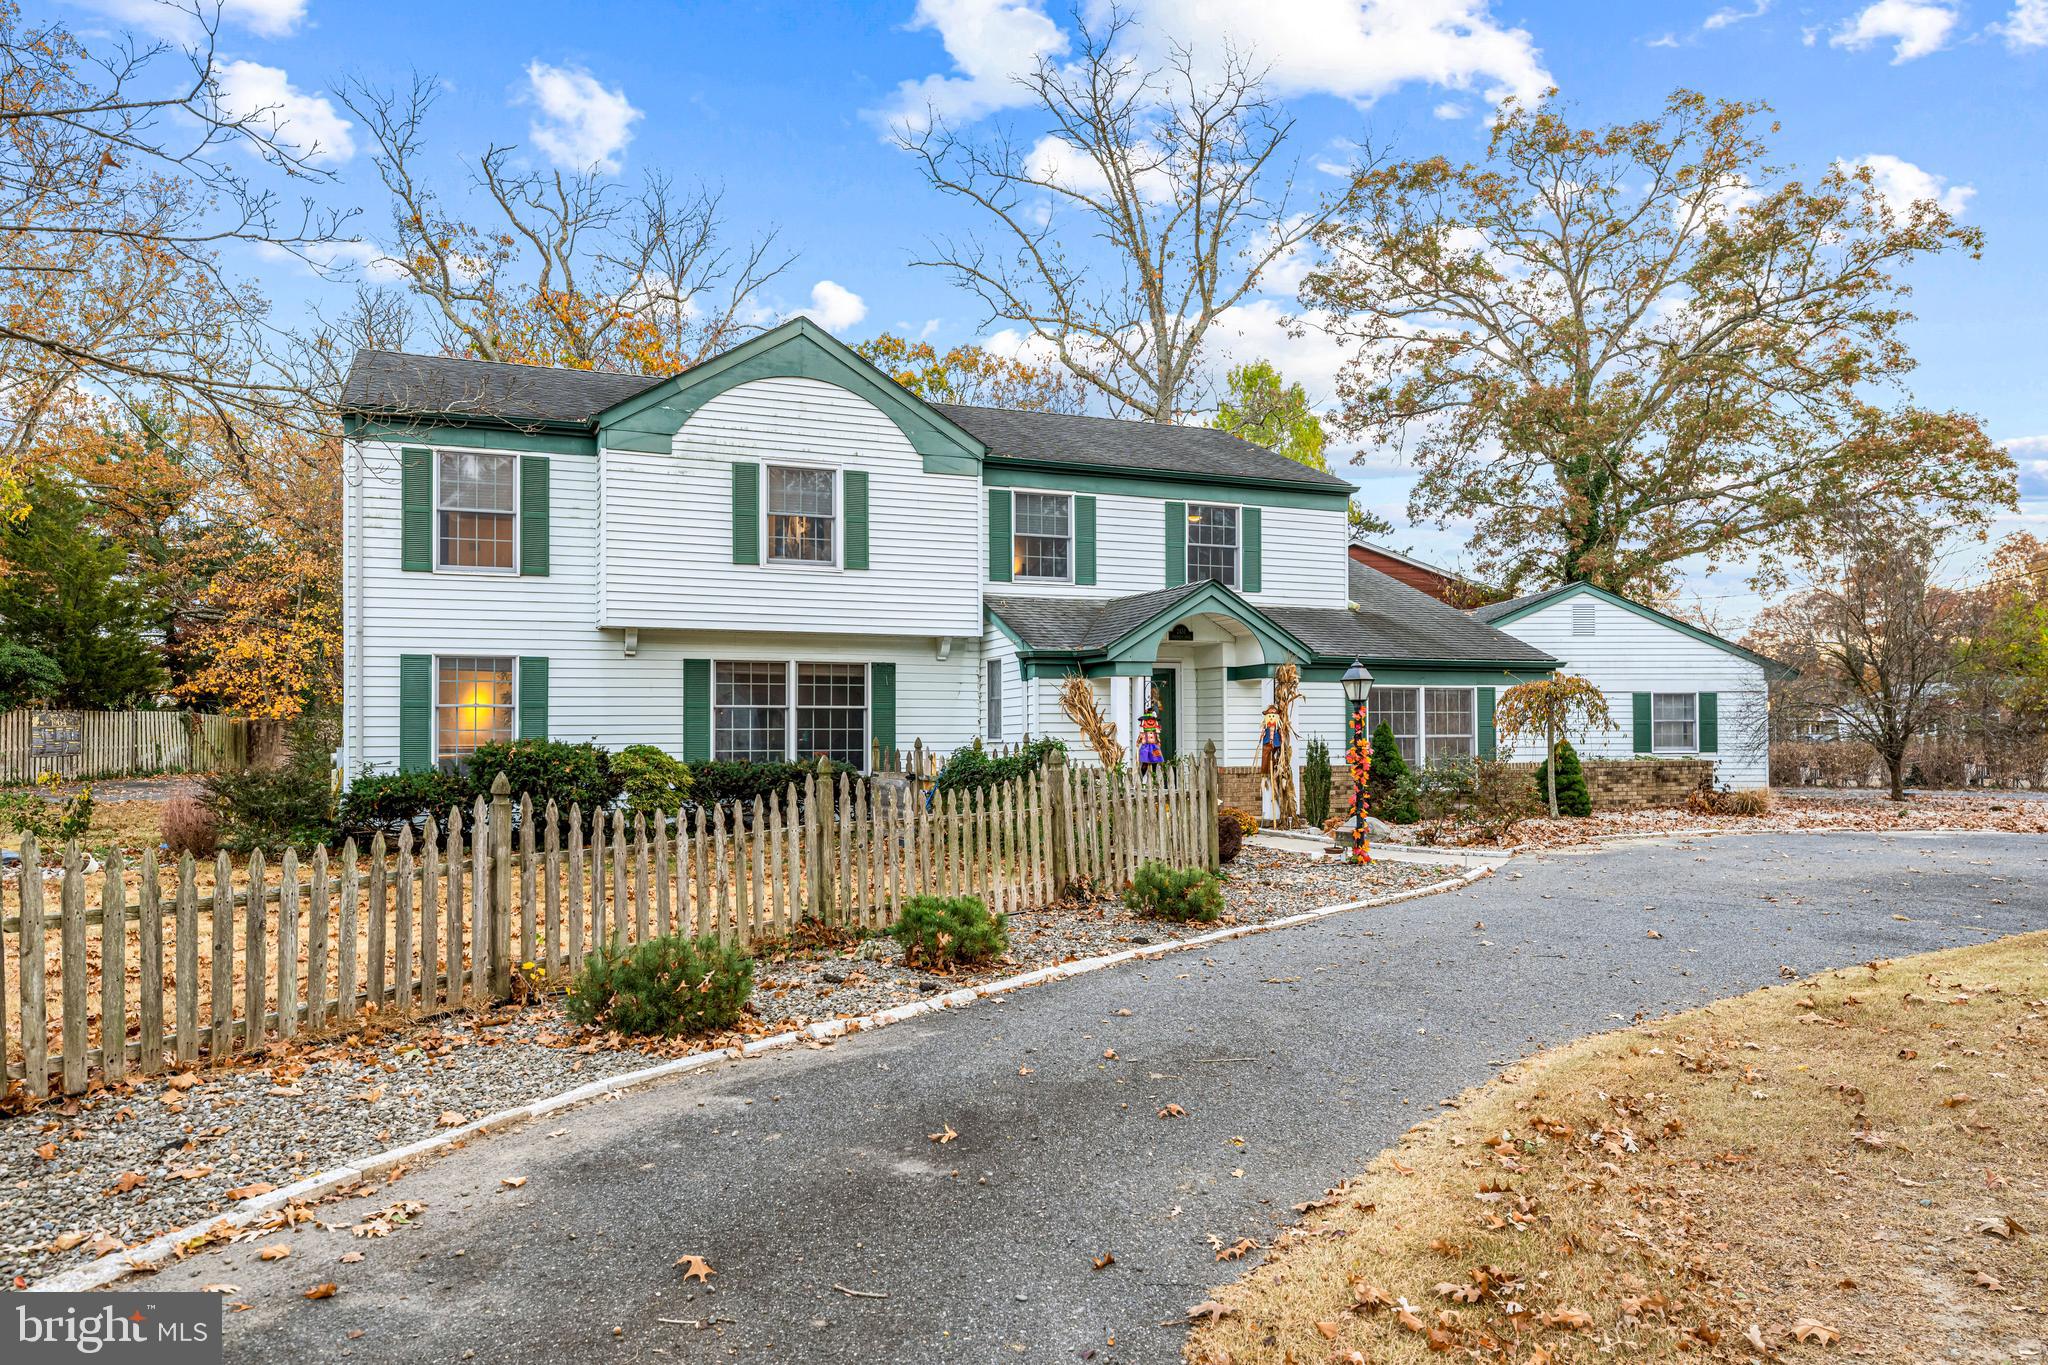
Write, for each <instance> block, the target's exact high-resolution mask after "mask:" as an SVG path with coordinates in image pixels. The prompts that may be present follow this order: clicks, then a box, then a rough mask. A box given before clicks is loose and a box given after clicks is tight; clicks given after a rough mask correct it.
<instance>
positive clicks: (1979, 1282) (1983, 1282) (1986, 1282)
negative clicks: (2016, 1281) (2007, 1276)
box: [1972, 1270, 2005, 1294]
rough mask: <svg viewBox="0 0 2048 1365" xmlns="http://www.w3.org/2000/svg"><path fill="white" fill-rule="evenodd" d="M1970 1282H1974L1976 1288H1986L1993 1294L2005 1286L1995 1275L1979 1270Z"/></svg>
mask: <svg viewBox="0 0 2048 1365" xmlns="http://www.w3.org/2000/svg"><path fill="white" fill-rule="evenodd" d="M1972 1283H1973V1284H1975V1285H1976V1286H1977V1288H1979V1289H1988V1290H1990V1291H1991V1292H1992V1293H1994V1294H1996V1293H1998V1292H1999V1291H2000V1290H2002V1289H2004V1288H2005V1284H2004V1282H2003V1281H2001V1280H2000V1279H1999V1278H1998V1277H1997V1276H1996V1275H1987V1274H1985V1273H1984V1272H1983V1271H1981V1270H1980V1271H1978V1272H1977V1278H1976V1279H1975V1280H1973V1281H1972Z"/></svg>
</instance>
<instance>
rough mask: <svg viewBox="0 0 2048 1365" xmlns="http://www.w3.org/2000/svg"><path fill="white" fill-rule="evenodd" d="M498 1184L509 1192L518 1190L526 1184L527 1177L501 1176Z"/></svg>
mask: <svg viewBox="0 0 2048 1365" xmlns="http://www.w3.org/2000/svg"><path fill="white" fill-rule="evenodd" d="M498 1183H499V1184H500V1185H503V1186H504V1187H505V1188H506V1189H508V1190H516V1189H518V1188H519V1187H520V1186H522V1185H524V1184H525V1183H526V1177H525V1176H523V1175H508V1176H501V1177H500V1178H499V1180H498Z"/></svg>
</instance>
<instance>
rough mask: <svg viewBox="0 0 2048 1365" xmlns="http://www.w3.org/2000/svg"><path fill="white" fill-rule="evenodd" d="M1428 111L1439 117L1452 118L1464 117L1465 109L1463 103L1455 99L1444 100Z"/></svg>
mask: <svg viewBox="0 0 2048 1365" xmlns="http://www.w3.org/2000/svg"><path fill="white" fill-rule="evenodd" d="M1429 112H1430V113H1432V114H1434V115H1436V117H1438V118H1441V119H1453V118H1463V117H1465V114H1466V113H1467V110H1466V108H1465V106H1464V105H1462V104H1460V103H1458V102H1457V101H1456V100H1445V101H1444V102H1443V103H1442V104H1439V105H1438V106H1436V108H1434V109H1432V110H1430V111H1429Z"/></svg>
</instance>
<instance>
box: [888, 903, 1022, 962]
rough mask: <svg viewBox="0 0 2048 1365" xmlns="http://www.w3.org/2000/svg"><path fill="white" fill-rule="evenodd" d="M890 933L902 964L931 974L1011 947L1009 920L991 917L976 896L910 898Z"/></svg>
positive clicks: (976, 960)
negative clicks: (901, 951)
mask: <svg viewBox="0 0 2048 1365" xmlns="http://www.w3.org/2000/svg"><path fill="white" fill-rule="evenodd" d="M889 933H890V935H891V936H892V937H893V938H895V940H896V941H897V942H898V943H900V944H902V945H903V958H904V961H906V962H908V963H910V964H911V965H912V966H921V967H929V968H930V969H932V970H933V971H946V970H948V969H949V968H951V967H952V966H953V964H954V963H956V962H986V961H987V960H988V959H990V958H992V957H995V956H997V955H999V954H1001V953H1004V952H1007V951H1008V950H1009V947H1010V925H1009V917H1008V916H1006V915H993V916H991V915H990V914H989V912H988V907H987V906H986V905H983V904H982V903H981V898H980V897H979V896H950V897H948V896H913V897H911V898H910V899H909V900H908V901H906V902H904V905H903V913H902V915H901V916H900V917H898V919H897V921H896V923H895V925H894V926H893V927H892V928H891V929H890V930H889Z"/></svg>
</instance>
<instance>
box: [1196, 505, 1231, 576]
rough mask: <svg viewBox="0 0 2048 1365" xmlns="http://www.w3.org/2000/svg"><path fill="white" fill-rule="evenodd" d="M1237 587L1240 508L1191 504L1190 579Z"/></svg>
mask: <svg viewBox="0 0 2048 1365" xmlns="http://www.w3.org/2000/svg"><path fill="white" fill-rule="evenodd" d="M1204 579H1211V580H1213V581H1215V582H1218V583H1221V584H1222V585H1223V586H1224V587H1226V588H1234V587H1236V586H1237V509H1236V508H1235V507H1217V506H1214V505H1212V504H1208V503H1198V502H1191V503H1189V504H1188V582H1190V583H1199V582H1201V581H1202V580H1204Z"/></svg>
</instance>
